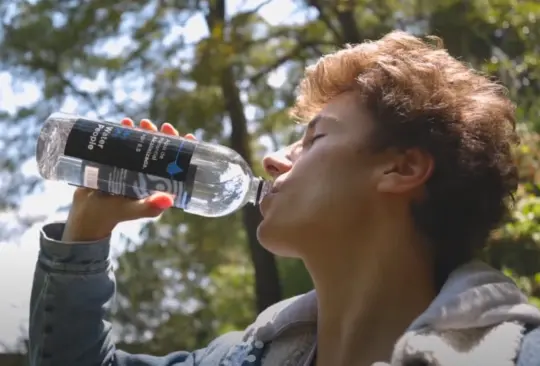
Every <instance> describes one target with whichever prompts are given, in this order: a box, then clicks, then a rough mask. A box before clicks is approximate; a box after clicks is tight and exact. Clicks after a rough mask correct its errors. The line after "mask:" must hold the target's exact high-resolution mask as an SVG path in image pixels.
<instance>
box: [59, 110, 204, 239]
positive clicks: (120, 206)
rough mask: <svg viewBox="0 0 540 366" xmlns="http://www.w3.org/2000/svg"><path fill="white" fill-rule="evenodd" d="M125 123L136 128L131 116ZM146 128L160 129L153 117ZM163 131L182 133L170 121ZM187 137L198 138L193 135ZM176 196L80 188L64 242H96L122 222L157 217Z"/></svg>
mask: <svg viewBox="0 0 540 366" xmlns="http://www.w3.org/2000/svg"><path fill="white" fill-rule="evenodd" d="M122 125H124V126H127V127H134V123H133V121H132V120H131V119H129V118H125V119H123V120H122ZM139 126H140V127H141V128H142V129H145V130H150V131H157V127H156V126H155V125H154V124H153V123H152V122H150V121H149V120H146V119H143V120H142V121H141V122H140V124H139ZM161 132H162V133H165V134H167V135H175V136H178V131H176V129H175V128H174V127H173V126H172V125H171V124H169V123H164V124H163V126H161ZM185 138H188V139H192V140H194V139H195V137H194V136H193V135H191V134H188V135H186V136H185ZM173 203H174V201H173V197H172V196H171V195H169V194H167V193H156V194H153V195H151V196H149V197H147V198H145V199H142V200H135V199H131V198H126V197H122V196H112V195H107V194H105V193H102V192H100V191H96V190H93V189H90V188H77V190H76V191H75V193H74V195H73V204H72V206H71V210H70V212H69V216H68V220H67V223H66V226H65V229H64V234H63V236H62V241H66V242H85V241H96V240H100V239H103V238H106V237H107V236H109V235H111V232H112V231H113V229H114V228H115V227H116V225H118V224H119V223H120V222H123V221H130V220H136V219H141V218H148V217H156V216H159V215H160V214H161V213H163V211H165V210H166V209H168V208H170V207H171V206H172V205H173Z"/></svg>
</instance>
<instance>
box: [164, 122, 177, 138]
mask: <svg viewBox="0 0 540 366" xmlns="http://www.w3.org/2000/svg"><path fill="white" fill-rule="evenodd" d="M161 132H163V133H165V134H167V135H174V136H178V135H179V133H178V131H177V130H176V128H174V127H173V126H172V125H171V124H170V123H167V122H165V123H164V124H163V125H162V126H161Z"/></svg>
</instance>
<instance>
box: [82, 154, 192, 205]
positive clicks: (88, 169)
mask: <svg viewBox="0 0 540 366" xmlns="http://www.w3.org/2000/svg"><path fill="white" fill-rule="evenodd" d="M195 171H196V169H193V170H190V172H189V174H188V177H187V179H186V181H184V182H181V181H178V180H172V179H167V178H163V177H157V176H155V175H150V174H144V173H137V172H134V171H130V170H127V169H121V168H116V167H111V166H106V165H99V166H98V165H97V164H92V163H83V169H82V177H81V178H82V179H81V182H82V185H83V186H84V187H87V188H92V189H96V190H100V191H103V192H106V193H110V194H115V195H121V196H125V197H132V198H135V199H142V198H145V197H148V196H149V195H151V194H152V193H155V192H166V193H170V194H171V195H173V196H174V197H175V198H174V206H176V207H179V208H183V209H185V208H186V205H187V204H188V203H189V201H190V199H191V192H192V188H193V187H192V183H193V176H194V173H195Z"/></svg>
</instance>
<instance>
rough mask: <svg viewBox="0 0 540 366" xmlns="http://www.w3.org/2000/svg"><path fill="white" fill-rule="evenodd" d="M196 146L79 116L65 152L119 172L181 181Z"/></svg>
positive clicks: (175, 138) (180, 140) (183, 179)
mask: <svg viewBox="0 0 540 366" xmlns="http://www.w3.org/2000/svg"><path fill="white" fill-rule="evenodd" d="M195 146H196V143H194V142H192V141H189V140H186V139H181V138H177V137H170V136H167V135H164V134H156V133H148V132H146V131H143V130H140V129H136V128H129V127H124V126H122V125H119V124H115V123H110V122H101V121H92V120H88V119H84V118H80V119H78V120H77V121H76V122H75V124H74V126H73V128H72V129H71V132H70V133H69V136H68V139H67V142H66V148H65V150H64V154H65V155H66V156H70V157H74V158H78V159H82V160H86V161H89V162H93V163H98V164H103V165H107V166H109V167H114V168H118V169H119V170H118V172H120V171H121V170H123V169H125V170H129V171H131V172H134V173H142V174H148V175H152V176H155V177H161V178H168V179H170V180H173V181H177V182H184V181H185V180H186V178H187V174H188V168H189V165H190V162H191V157H192V156H193V152H194V150H195ZM100 169H103V168H101V167H100ZM118 172H117V173H115V174H120V173H118ZM107 174H109V173H107ZM122 174H127V173H122ZM169 184H171V183H170V182H169ZM111 193H112V192H111Z"/></svg>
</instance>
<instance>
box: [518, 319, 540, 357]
mask: <svg viewBox="0 0 540 366" xmlns="http://www.w3.org/2000/svg"><path fill="white" fill-rule="evenodd" d="M516 366H540V326H536V327H533V328H530V329H528V330H527V331H526V332H525V335H524V336H523V339H522V341H521V348H520V351H519V354H518V357H517V362H516Z"/></svg>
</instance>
